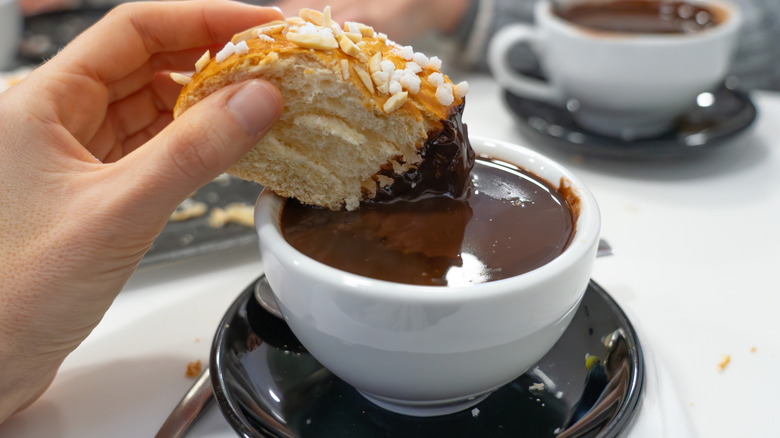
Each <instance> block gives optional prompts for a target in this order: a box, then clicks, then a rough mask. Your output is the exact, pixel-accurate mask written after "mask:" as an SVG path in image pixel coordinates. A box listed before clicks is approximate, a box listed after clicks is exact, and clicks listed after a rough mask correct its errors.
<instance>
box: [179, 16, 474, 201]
mask: <svg viewBox="0 0 780 438" xmlns="http://www.w3.org/2000/svg"><path fill="white" fill-rule="evenodd" d="M440 67H441V61H440V60H438V59H437V58H435V57H434V58H428V57H427V56H425V55H424V54H422V53H415V52H414V51H413V50H412V48H411V47H409V46H405V47H404V46H400V45H398V44H396V43H393V42H392V41H390V40H388V39H387V37H386V36H384V35H382V34H380V33H377V32H375V31H374V30H373V29H372V28H370V27H368V26H365V25H362V24H359V23H346V24H345V25H344V26H343V27H341V26H339V25H337V24H336V23H335V22H333V21H332V20H330V18H329V9H328V8H326V9H325V11H324V12H323V13H320V12H318V11H313V10H309V9H304V10H301V13H300V16H299V17H293V18H289V19H287V20H286V21H277V22H272V23H266V24H264V25H261V26H258V27H255V28H252V29H249V30H247V31H245V32H242V33H240V34H237V35H236V36H234V37H233V39H232V40H231V42H230V43H228V44H226V46H225V48H223V49H222V50H221V51H220V52H219V53H217V54H216V55H215V56H213V57H212V56H210V54H204V56H203V57H202V58H201V59H200V60H199V61H198V63H197V64H196V73H195V74H194V75H193V76H192V78H187V77H181V76H177V77H174V80H176V81H177V82H180V83H182V84H184V88H183V89H182V92H181V94H180V96H179V99H178V102H177V104H176V107H175V109H174V116H175V117H178V116H180V115H181V114H182V113H183V112H184V111H186V110H187V108H189V107H190V106H192V105H194V104H195V103H197V102H198V101H199V100H201V99H203V98H204V97H206V96H207V95H209V94H210V93H212V92H214V91H215V90H217V89H219V88H221V87H224V86H226V85H229V84H232V83H235V82H239V81H243V80H246V79H250V78H263V79H265V80H268V81H270V82H272V83H273V84H274V85H276V86H277V87H278V88H279V89H280V91H281V92H282V96H283V97H284V100H285V109H284V112H283V114H282V117H281V119H280V120H279V122H278V123H277V124H276V125H275V126H274V128H273V129H272V130H271V131H270V132H269V133H268V134H267V135H266V136H265V137H264V138H263V139H262V140H261V141H260V142H259V143H258V144H257V145H256V146H255V147H254V148H253V149H252V150H251V151H250V152H249V153H248V154H247V155H246V156H244V157H243V158H242V159H241V160H239V162H237V163H236V164H235V165H234V166H232V167H231V168H230V169H229V170H228V173H229V174H231V175H234V176H237V177H239V178H242V179H246V180H251V181H256V182H258V183H260V184H262V185H264V186H266V187H269V188H271V189H272V190H274V191H275V192H277V193H278V194H279V195H281V196H285V197H295V198H297V199H299V200H300V201H302V202H304V203H307V204H311V205H320V206H324V207H328V208H331V209H339V208H343V207H346V208H347V209H354V208H356V207H357V206H358V204H359V202H360V201H361V200H365V199H370V198H372V197H373V196H374V193H375V192H376V188H377V185H378V184H382V183H384V179H383V178H381V177H379V175H378V173H379V172H380V171H381V170H382V169H393V170H394V171H395V172H397V173H402V172H404V171H407V170H409V169H411V168H413V167H415V166H416V165H417V164H418V163H419V162H420V160H421V157H420V153H419V152H420V149H421V148H422V146H423V144H424V142H425V140H426V139H427V138H428V135H429V134H430V133H432V132H436V131H437V130H440V129H441V127H442V121H443V120H444V119H446V118H447V117H448V115H449V113H450V112H451V111H452V110H453V109H454V108H456V107H457V106H458V105H460V104H461V103H462V101H463V96H464V95H465V93H466V92H467V84H465V83H461V84H458V85H454V84H453V83H452V82H451V81H450V79H449V78H448V77H447V76H445V75H443V74H441V72H440V71H439V70H440Z"/></svg>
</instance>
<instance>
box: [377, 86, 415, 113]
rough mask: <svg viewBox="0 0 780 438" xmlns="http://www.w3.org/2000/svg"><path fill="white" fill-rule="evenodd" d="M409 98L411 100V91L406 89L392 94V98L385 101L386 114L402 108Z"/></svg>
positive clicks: (383, 107)
mask: <svg viewBox="0 0 780 438" xmlns="http://www.w3.org/2000/svg"><path fill="white" fill-rule="evenodd" d="M407 100H409V93H407V92H406V91H399V92H397V93H395V94H393V95H392V96H390V98H389V99H387V101H385V104H384V105H383V106H382V109H383V110H384V111H385V114H390V113H392V112H393V111H395V110H397V109H398V108H401V106H402V105H403V104H405V103H406V101H407Z"/></svg>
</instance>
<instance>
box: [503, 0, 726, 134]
mask: <svg viewBox="0 0 780 438" xmlns="http://www.w3.org/2000/svg"><path fill="white" fill-rule="evenodd" d="M689 3H694V4H699V5H703V6H705V7H707V8H710V9H712V10H713V11H715V10H717V11H719V12H718V14H723V17H725V18H724V19H723V20H722V21H721V22H720V23H719V24H717V25H715V26H713V27H712V28H709V29H705V30H702V31H698V32H693V33H680V34H660V33H656V34H634V33H620V32H606V31H593V30H592V29H588V28H585V27H582V26H578V25H576V24H573V23H570V22H568V21H566V20H564V19H563V18H561V17H560V16H558V15H557V14H556V13H554V11H553V6H552V4H551V3H550V1H549V0H542V1H540V2H539V3H537V4H536V7H535V9H534V19H535V24H533V25H528V24H522V23H516V24H511V25H508V26H506V27H504V28H502V29H501V30H500V31H498V32H497V33H496V34H495V35H494V37H493V39H492V40H491V43H490V46H489V50H488V64H489V66H490V69H491V71H492V73H493V75H494V76H495V78H496V80H497V81H498V83H499V84H500V85H501V86H502V87H504V88H506V89H507V90H509V91H511V92H512V93H514V94H516V95H518V96H523V97H528V98H533V99H537V100H542V101H545V102H548V103H552V104H556V105H560V106H562V107H564V106H568V107H569V108H570V109H571V110H572V114H573V116H574V118H575V120H576V121H577V123H578V124H579V125H581V126H582V127H584V128H586V129H589V130H591V131H593V132H595V133H598V134H602V135H608V136H612V137H619V138H623V139H627V140H631V139H638V138H648V137H653V136H655V135H658V134H660V133H662V132H664V131H667V130H669V129H670V128H671V127H672V124H673V122H674V120H675V119H676V118H677V117H678V116H679V115H680V114H682V113H683V112H684V111H686V110H687V109H689V108H690V107H691V106H693V105H694V104H695V101H696V96H698V95H699V94H701V93H702V92H707V91H712V90H714V89H716V88H717V87H719V86H720V85H721V83H722V81H723V80H724V78H725V76H726V74H727V72H728V70H729V67H730V64H731V60H732V57H733V54H734V50H735V48H736V44H737V39H738V36H739V32H738V31H739V27H740V25H741V22H742V16H741V12H740V10H739V8H738V7H737V6H736V5H735V4H733V3H730V2H727V1H723V0H700V1H696V0H690V1H689ZM523 42H525V43H528V44H530V45H531V48H532V49H533V51H534V53H535V54H536V56H537V57H538V59H539V63H540V66H541V68H542V71H543V73H544V75H545V76H546V77H547V81H543V80H539V79H536V78H530V77H528V76H524V75H522V74H521V73H519V72H516V71H514V70H512V69H511V68H510V67H509V63H508V62H507V56H508V54H509V52H510V50H511V48H512V47H514V46H515V45H517V44H520V43H523Z"/></svg>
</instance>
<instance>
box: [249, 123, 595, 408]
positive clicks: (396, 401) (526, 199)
mask: <svg viewBox="0 0 780 438" xmlns="http://www.w3.org/2000/svg"><path fill="white" fill-rule="evenodd" d="M471 145H472V147H473V148H474V151H475V152H476V154H477V155H478V157H479V159H478V160H477V161H478V163H477V165H475V168H474V170H472V176H471V178H472V179H471V181H472V189H471V190H472V192H470V193H471V195H469V196H473V197H476V198H477V202H482V201H490V202H492V201H497V202H504V203H505V205H507V206H509V205H511V206H512V207H513V208H516V209H523V208H528V209H533V207H534V206H533V205H532V204H533V203H534V202H535V201H533V199H532V198H533V197H534V196H537V195H536V194H535V193H534V192H539V194H538V196H541V197H546V196H548V195H547V194H546V193H543V192H546V191H548V190H549V189H550V188H551V187H552V188H553V189H555V190H554V191H557V192H559V193H564V198H565V205H564V206H553V210H556V211H558V213H552V216H551V217H553V218H555V217H559V216H561V214H560V212H564V213H565V215H568V216H569V218H570V219H571V220H570V221H569V222H568V225H566V223H567V222H566V221H565V220H564V221H562V222H561V223H563V224H564V225H562V226H561V227H560V230H562V231H560V233H564V234H561V235H560V236H556V233H557V232H555V231H553V232H552V233H549V229H550V227H551V226H553V227H557V226H558V225H550V224H548V223H544V222H547V221H541V222H537V223H536V224H534V223H533V222H530V223H529V224H528V225H520V224H517V223H512V224H509V225H507V224H505V223H504V222H501V221H500V220H499V219H500V218H498V217H497V216H496V215H494V216H493V217H495V220H494V221H493V222H492V223H486V224H485V225H486V226H487V227H489V228H491V227H492V228H493V230H492V231H491V233H487V234H491V237H485V236H483V231H478V232H475V231H474V230H473V229H471V228H469V227H468V226H467V225H464V224H467V223H473V222H474V221H475V220H478V221H483V222H489V221H490V220H491V219H490V217H482V216H480V214H481V213H480V210H481V209H482V208H483V207H481V206H477V205H476V204H474V203H471V204H463V205H461V207H453V206H452V205H451V204H448V202H447V201H444V202H443V204H441V205H440V204H437V203H433V204H424V205H426V206H421V207H420V208H419V209H418V210H417V212H419V213H420V215H421V216H423V217H426V218H428V219H432V220H433V221H439V222H440V223H441V226H439V227H436V226H435V225H434V228H437V229H436V230H431V234H435V233H440V234H441V235H443V236H445V237H444V238H443V239H438V238H430V239H429V238H428V237H425V235H426V234H427V232H426V231H424V230H425V228H424V227H423V228H421V229H417V228H418V225H415V222H414V221H413V220H412V219H408V218H409V217H411V216H415V210H407V211H405V212H402V213H400V215H399V216H395V217H392V218H389V219H388V221H384V220H383V218H382V217H381V216H382V215H383V214H384V213H382V210H375V211H374V210H367V211H373V213H369V214H368V216H369V217H370V218H369V220H370V221H374V220H377V221H378V223H379V224H380V225H379V226H378V227H374V226H373V225H369V226H368V227H367V229H369V230H378V231H377V233H379V234H378V235H379V237H380V240H383V241H386V243H387V245H386V246H387V247H388V248H389V251H390V252H392V251H393V250H398V252H399V253H400V254H402V255H401V256H399V258H397V259H392V260H390V262H389V263H387V264H386V265H385V266H386V268H385V271H386V272H384V273H382V272H378V273H377V272H376V271H371V270H370V269H369V270H368V271H361V272H362V273H355V272H350V271H351V270H353V265H355V264H357V265H360V264H361V260H363V259H367V260H375V261H376V263H382V262H386V261H388V260H389V259H387V258H386V257H385V256H380V257H376V254H374V253H373V252H374V251H375V250H370V251H369V250H364V251H349V250H348V251H345V252H343V253H340V254H341V255H336V256H333V254H331V253H332V252H333V253H335V252H336V251H338V250H341V248H338V247H337V246H339V245H338V242H337V243H336V244H329V245H328V246H327V247H326V248H324V251H317V249H318V248H317V247H318V246H321V244H320V243H316V242H313V241H308V242H307V239H305V238H304V239H303V241H304V244H303V246H304V247H306V246H308V247H310V248H308V249H305V251H307V253H308V251H309V249H311V247H314V252H313V253H311V254H312V255H311V256H310V255H307V254H304V250H299V249H298V248H299V247H298V246H296V245H299V244H298V243H296V244H295V245H293V244H292V243H291V242H292V239H288V238H287V237H288V236H287V234H288V233H292V230H291V229H289V228H288V227H289V226H290V225H289V224H288V222H287V220H288V218H287V217H286V216H287V214H288V213H289V212H288V211H287V209H288V208H297V207H294V204H289V203H293V202H295V201H293V200H287V199H284V198H282V197H279V196H277V195H276V194H274V193H273V192H271V191H270V190H268V189H266V190H264V191H263V192H262V194H261V195H260V196H259V198H258V200H257V204H256V207H255V227H256V229H257V233H258V236H259V247H260V254H261V257H262V263H263V267H264V269H265V275H266V278H267V279H268V282H269V285H270V286H271V289H272V290H273V294H274V299H275V300H276V302H277V304H278V307H279V309H280V311H281V313H282V314H283V316H284V319H285V321H286V322H287V323H288V325H289V326H290V328H291V329H292V331H293V333H294V334H295V335H296V336H297V337H298V339H299V340H300V342H301V343H302V344H303V345H304V346H305V347H306V349H307V350H308V351H309V352H310V353H311V354H312V355H313V356H314V357H315V358H316V359H317V360H318V361H320V362H321V363H322V364H323V365H324V366H325V367H326V368H328V369H329V370H330V371H331V372H333V373H334V374H335V375H336V376H338V377H340V378H341V379H343V380H344V381H345V382H347V383H348V384H350V385H352V386H353V387H354V388H356V389H357V390H358V391H359V392H360V393H361V394H362V395H363V396H365V397H366V398H367V399H368V400H370V401H372V402H374V403H375V404H377V405H379V406H382V407H384V408H386V409H389V410H391V411H394V412H398V413H402V414H407V415H415V416H434V415H443V414H449V413H452V412H456V411H460V410H463V409H467V408H469V407H471V406H473V405H474V404H476V403H478V402H479V401H480V400H482V399H483V398H485V397H487V396H489V394H490V393H491V392H492V391H494V390H495V389H497V388H499V387H501V386H502V385H504V384H506V383H508V382H511V381H512V380H514V379H516V378H517V377H519V376H520V375H521V374H523V373H524V372H525V371H526V370H528V369H529V368H530V367H532V366H533V364H535V363H536V362H537V361H539V360H540V359H541V358H542V357H543V356H544V355H545V354H546V353H547V352H548V351H549V350H550V349H551V348H552V347H553V345H554V344H555V342H556V341H557V340H558V339H559V337H560V336H561V335H562V333H563V332H564V330H565V329H566V327H567V326H568V324H569V322H570V321H571V318H572V317H573V315H574V313H575V312H576V310H577V308H578V306H579V303H580V301H581V299H582V296H583V294H584V292H585V289H586V287H587V284H588V281H589V279H590V274H591V269H592V265H593V262H594V260H595V256H596V249H597V246H598V237H599V231H600V215H599V210H598V206H597V204H596V201H595V199H594V197H593V195H592V194H591V192H590V191H589V190H588V189H587V187H585V185H584V184H583V183H582V181H581V180H580V179H578V178H577V177H576V176H575V175H573V174H572V173H571V172H570V171H568V170H567V169H565V168H563V167H562V166H560V165H559V164H557V163H555V162H554V161H552V160H550V159H549V158H547V157H545V156H542V155H540V154H538V153H536V152H534V151H532V150H530V149H527V148H524V147H520V146H517V145H513V144H510V143H506V142H501V141H495V140H489V139H484V138H473V137H472V138H471ZM480 162H481V163H480ZM496 166H498V167H501V168H498V167H496ZM475 175H476V178H477V179H476V180H478V181H481V184H483V185H479V184H475V183H474V181H475ZM491 178H498V179H499V180H500V181H494V180H490V179H491ZM486 180H489V181H486ZM521 180H522V181H521ZM475 192H479V193H478V194H475ZM487 198H491V199H487ZM555 199H560V198H555ZM415 202H417V201H415ZM524 203H525V204H524ZM393 204H394V203H391V204H389V206H390V207H392V205H393ZM442 205H443V206H442ZM448 205H449V207H447V206H448ZM364 207H365V206H363V207H361V208H359V209H358V210H357V211H361V210H362V209H363V208H364ZM326 213H327V212H326ZM347 213H349V214H352V213H353V212H347ZM407 214H408V215H407ZM364 219H365V217H364ZM364 219H362V220H364ZM407 219H408V220H407ZM317 221H319V219H317V220H315V222H317ZM398 221H400V222H401V223H402V224H403V223H408V226H395V225H388V223H390V222H395V223H398ZM510 222H511V221H510ZM551 222H557V220H554V221H551ZM317 223H320V222H317ZM420 227H422V225H420ZM314 228H317V227H314ZM336 228H338V227H336ZM543 228H546V229H547V230H544V229H543ZM429 229H430V228H429ZM477 229H480V230H484V228H477ZM458 230H459V231H458ZM502 230H503V231H502ZM348 231H349V230H348ZM313 232H314V234H316V233H317V232H318V230H316V229H314V230H313ZM372 232H373V231H372ZM513 233H514V234H513ZM545 233H547V234H550V236H548V237H552V241H554V242H563V244H562V245H560V248H558V249H554V248H553V249H550V248H547V246H548V245H546V244H539V245H535V246H536V247H537V249H540V250H542V252H546V253H549V252H550V251H556V252H554V253H553V255H552V256H551V257H549V259H544V257H546V256H544V255H542V256H541V257H542V259H541V260H542V261H541V263H537V264H536V265H528V266H525V267H523V266H522V265H518V264H516V263H514V262H515V260H509V262H510V263H508V264H506V265H504V264H502V263H503V262H501V261H500V260H499V261H498V262H495V261H491V259H490V257H487V258H485V259H482V258H481V257H477V256H474V257H471V255H470V254H467V252H468V251H470V250H464V249H461V250H460V253H459V254H453V251H452V248H451V245H450V244H454V245H455V246H456V248H455V251H454V252H455V253H458V248H465V247H466V246H467V243H466V242H467V241H468V240H469V239H473V238H474V237H477V239H478V241H479V239H480V238H481V239H483V240H482V244H483V245H482V246H483V248H482V250H483V253H484V252H488V253H490V252H491V248H493V247H494V246H496V245H504V244H507V243H508V241H509V240H510V239H512V240H515V239H520V238H521V237H524V236H525V237H529V238H531V239H535V238H536V237H537V236H539V235H541V234H545ZM395 234H400V235H395ZM414 235H417V236H423V237H417V238H413V237H411V236H414ZM475 235H476V236H475ZM496 236H499V237H498V238H496ZM501 237H505V238H503V239H502V238H501ZM449 239H451V241H448V240H449ZM461 242H463V243H461ZM519 246H520V248H515V252H516V253H518V254H517V257H514V256H511V255H510V256H508V257H509V258H510V259H515V258H516V259H520V258H522V257H521V255H522V254H519V253H521V252H523V251H527V252H530V251H531V249H530V247H526V245H525V244H521V245H519ZM319 249H323V248H319ZM331 250H332V251H331ZM323 254H324V255H323ZM404 254H405V255H404ZM474 254H476V252H474ZM418 255H419V258H415V257H418ZM406 256H408V257H409V258H410V259H411V260H420V261H421V262H419V263H418V262H412V263H405V262H404V260H403V259H404V258H405V257H406ZM453 256H454V257H460V258H461V259H462V263H460V264H458V263H455V264H454V265H453V266H454V268H455V269H453V271H452V272H449V273H445V274H441V273H440V275H439V276H440V279H445V280H446V281H444V283H442V282H440V281H432V282H429V281H427V280H425V279H423V280H420V277H421V276H420V275H412V274H408V272H407V271H409V270H414V264H415V263H418V264H420V265H421V266H420V271H421V272H424V273H425V274H424V275H423V276H422V277H425V276H427V275H438V274H436V272H439V270H438V268H437V267H436V266H433V268H431V269H430V270H429V269H428V267H424V266H422V265H423V264H424V263H425V261H428V262H431V263H433V264H434V265H435V264H437V263H444V264H446V260H447V259H451V258H452V257H453ZM315 257H316V258H320V257H324V259H323V260H325V261H328V263H333V264H334V265H337V264H339V260H338V259H339V258H353V259H355V260H354V261H355V262H356V263H347V264H346V265H339V266H332V265H330V264H328V263H324V262H322V261H318V260H317V259H315ZM328 257H330V258H328ZM371 257H373V259H372V258H371ZM388 257H389V256H388ZM534 257H536V256H533V257H531V258H534ZM472 258H473V259H478V260H485V263H484V264H485V266H482V265H481V264H480V263H475V260H472ZM334 259H335V261H333V260H334ZM371 263H374V262H371V261H369V264H371ZM402 264H404V265H405V267H404V268H402V267H401V265H402ZM455 265H457V266H455ZM491 265H494V266H491ZM497 266H499V267H500V269H498V270H496V269H495V268H496V267H497ZM518 266H519V268H518V269H519V270H518V271H516V272H500V271H501V270H503V269H515V268H517V267H518ZM368 267H369V268H371V266H368ZM402 270H403V271H404V272H402ZM385 274H386V275H385ZM493 274H495V275H493Z"/></svg>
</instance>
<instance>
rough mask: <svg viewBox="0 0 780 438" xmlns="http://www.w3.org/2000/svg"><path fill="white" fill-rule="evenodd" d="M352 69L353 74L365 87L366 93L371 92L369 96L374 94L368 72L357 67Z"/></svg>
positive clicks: (372, 83)
mask: <svg viewBox="0 0 780 438" xmlns="http://www.w3.org/2000/svg"><path fill="white" fill-rule="evenodd" d="M342 62H343V61H342ZM352 68H353V69H354V70H355V74H357V77H358V79H360V82H362V83H363V85H365V87H366V88H367V89H368V91H370V92H371V94H374V82H373V81H372V80H371V75H369V74H368V72H367V71H366V70H365V69H363V67H361V66H359V65H355V66H353V67H352Z"/></svg>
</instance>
